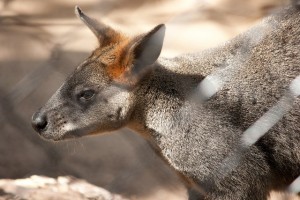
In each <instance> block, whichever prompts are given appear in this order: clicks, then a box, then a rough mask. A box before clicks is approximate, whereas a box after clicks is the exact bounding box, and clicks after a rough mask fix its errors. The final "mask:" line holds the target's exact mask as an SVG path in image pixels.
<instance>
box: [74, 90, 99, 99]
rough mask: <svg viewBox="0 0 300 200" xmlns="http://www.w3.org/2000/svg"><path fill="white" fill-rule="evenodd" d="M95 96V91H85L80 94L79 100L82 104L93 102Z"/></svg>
mask: <svg viewBox="0 0 300 200" xmlns="http://www.w3.org/2000/svg"><path fill="white" fill-rule="evenodd" d="M94 96H95V91H94V90H91V89H87V90H83V91H81V92H80V93H79V94H78V99H79V100H80V101H82V102H86V101H89V100H91V99H92V98H93V97H94Z"/></svg>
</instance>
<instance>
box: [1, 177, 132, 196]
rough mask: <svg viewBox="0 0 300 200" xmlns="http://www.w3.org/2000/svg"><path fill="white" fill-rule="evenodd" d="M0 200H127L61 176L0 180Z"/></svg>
mask: <svg viewBox="0 0 300 200" xmlns="http://www.w3.org/2000/svg"><path fill="white" fill-rule="evenodd" d="M0 200H128V199H125V198H124V197H122V196H120V195H117V194H112V193H110V192H109V191H107V190H105V189H103V188H100V187H97V186H95V185H92V184H90V183H88V182H87V181H85V180H81V179H76V178H73V177H67V176H61V177H58V178H57V179H54V178H49V177H45V176H36V175H34V176H31V177H29V178H25V179H16V180H12V179H1V180H0Z"/></svg>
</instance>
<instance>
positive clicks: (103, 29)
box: [75, 6, 120, 47]
mask: <svg viewBox="0 0 300 200" xmlns="http://www.w3.org/2000/svg"><path fill="white" fill-rule="evenodd" d="M75 14H76V15H77V17H78V18H79V19H80V20H81V21H83V23H84V24H85V25H87V27H88V28H89V29H90V30H91V31H92V32H93V33H94V34H95V36H96V37H97V38H98V41H99V43H100V45H101V46H102V47H103V46H107V45H108V44H110V43H113V42H114V41H116V40H118V39H119V37H120V34H119V33H118V32H116V31H115V30H113V29H112V28H110V27H109V26H107V25H105V24H103V23H101V22H98V21H97V20H95V19H92V18H90V17H88V16H87V15H86V14H85V13H84V12H83V11H82V10H81V9H80V8H79V6H75Z"/></svg>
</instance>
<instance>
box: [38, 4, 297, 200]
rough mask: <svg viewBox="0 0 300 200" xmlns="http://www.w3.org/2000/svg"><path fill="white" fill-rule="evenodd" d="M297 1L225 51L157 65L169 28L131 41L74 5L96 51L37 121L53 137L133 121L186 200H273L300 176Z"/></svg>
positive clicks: (87, 132) (41, 130)
mask: <svg viewBox="0 0 300 200" xmlns="http://www.w3.org/2000/svg"><path fill="white" fill-rule="evenodd" d="M293 5H294V6H290V7H288V8H286V9H283V10H282V11H281V12H278V13H276V14H274V15H272V16H270V17H269V18H267V19H266V20H264V21H263V23H261V24H259V25H257V26H256V27H254V28H252V29H251V30H249V31H247V32H246V33H244V34H241V35H240V36H238V37H236V38H234V39H232V40H231V41H229V42H227V43H226V44H224V45H222V46H219V47H217V48H214V49H210V50H208V51H203V52H201V53H195V54H186V55H182V56H179V57H176V58H174V59H159V61H157V59H158V57H159V55H160V52H161V49H162V46H163V39H164V34H165V26H164V25H163V24H161V25H158V26H156V27H154V28H153V29H152V30H150V31H149V32H147V33H145V34H141V35H138V36H136V37H133V38H130V37H127V36H126V35H124V34H121V33H120V32H118V31H116V30H114V29H112V28H111V27H109V26H107V25H104V24H103V23H101V22H98V21H96V20H94V19H92V18H90V17H88V16H87V15H86V14H85V13H84V12H83V11H82V10H81V9H80V8H79V7H76V8H75V12H76V14H77V16H78V17H79V18H80V20H82V21H83V23H84V24H85V25H87V27H88V28H89V29H91V31H92V32H93V34H94V35H95V36H96V37H97V39H98V41H99V47H98V48H97V49H96V50H95V51H93V52H92V54H91V56H90V57H89V58H87V59H86V60H85V61H84V62H83V63H82V64H81V65H80V66H78V67H77V68H76V69H75V71H74V72H73V74H71V76H70V77H69V78H68V79H67V80H66V81H65V83H64V84H63V85H62V86H61V88H60V89H59V90H58V91H57V92H56V93H55V94H54V95H53V97H52V98H51V99H50V100H49V101H48V102H47V103H46V105H45V106H44V107H43V108H41V109H40V110H39V111H38V112H37V113H35V114H34V115H33V118H32V125H33V127H34V129H35V130H36V131H37V132H39V133H40V134H41V136H42V137H44V138H46V139H50V140H54V141H58V140H63V139H69V138H76V137H82V136H85V135H91V134H95V133H102V132H106V131H112V130H117V129H120V128H122V127H124V126H127V125H128V126H129V127H130V128H131V129H133V130H135V131H136V132H137V133H139V134H141V135H142V136H143V137H145V138H146V139H148V140H151V142H152V144H154V146H155V148H156V150H157V149H158V152H159V155H160V156H162V157H163V159H164V160H165V161H166V162H167V163H168V164H169V165H170V167H172V168H173V169H175V170H176V171H177V172H178V173H179V174H180V175H181V177H183V179H184V180H185V182H186V183H187V187H188V189H189V199H190V200H196V199H202V197H205V199H215V200H217V199H224V200H229V199H249V200H256V199H257V200H262V199H267V197H268V195H269V192H270V190H272V189H278V188H287V187H288V186H289V184H290V183H291V182H292V181H293V180H294V179H295V178H296V177H298V176H299V175H300V151H299V149H300V137H299V134H300V124H299V123H298V122H299V121H300V115H299V113H300V100H299V98H298V93H297V92H298V91H299V89H297V88H298V85H299V81H298V80H300V78H299V77H298V78H297V76H298V75H300V45H299V41H300V28H299V27H300V26H299V24H300V11H299V9H298V1H296V0H295V1H293ZM295 91H296V92H295Z"/></svg>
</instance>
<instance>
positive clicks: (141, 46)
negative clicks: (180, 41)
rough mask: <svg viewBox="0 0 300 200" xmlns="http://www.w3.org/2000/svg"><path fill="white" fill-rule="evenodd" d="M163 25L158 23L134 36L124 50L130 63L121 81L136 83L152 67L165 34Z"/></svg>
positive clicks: (159, 51)
mask: <svg viewBox="0 0 300 200" xmlns="http://www.w3.org/2000/svg"><path fill="white" fill-rule="evenodd" d="M165 29H166V27H165V25H164V24H160V25H158V26H156V27H155V28H154V29H152V30H151V31H150V32H148V33H147V34H144V35H140V36H138V37H136V38H134V39H133V40H132V41H131V42H130V43H129V45H128V48H127V49H128V50H126V51H125V52H126V54H127V58H129V59H127V60H130V61H132V64H131V65H130V66H128V67H127V69H126V71H125V73H124V74H123V76H122V81H125V82H126V83H129V84H136V83H137V81H138V80H140V79H141V78H142V77H143V76H144V74H146V73H147V72H148V71H150V70H151V69H152V65H153V63H155V61H156V60H157V59H158V57H159V55H160V53H161V50H162V47H163V41H164V36H165Z"/></svg>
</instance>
